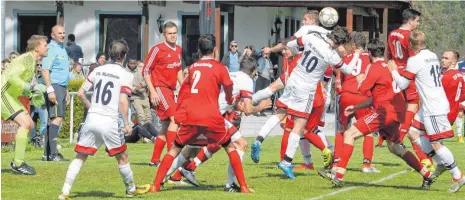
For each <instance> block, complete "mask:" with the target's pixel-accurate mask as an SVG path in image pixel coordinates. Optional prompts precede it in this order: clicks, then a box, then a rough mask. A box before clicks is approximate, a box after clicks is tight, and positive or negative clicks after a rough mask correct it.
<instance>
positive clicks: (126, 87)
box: [120, 73, 134, 96]
mask: <svg viewBox="0 0 465 200" xmlns="http://www.w3.org/2000/svg"><path fill="white" fill-rule="evenodd" d="M133 79H134V75H132V74H130V73H127V75H126V76H125V78H124V79H122V80H121V91H120V92H121V93H125V94H127V95H128V96H131V94H132V81H133Z"/></svg>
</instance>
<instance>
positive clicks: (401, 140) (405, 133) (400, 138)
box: [399, 129, 407, 143]
mask: <svg viewBox="0 0 465 200" xmlns="http://www.w3.org/2000/svg"><path fill="white" fill-rule="evenodd" d="M405 130H406V129H401V131H400V132H399V133H400V136H399V141H400V142H401V143H404V138H405V136H406V135H407V131H405Z"/></svg>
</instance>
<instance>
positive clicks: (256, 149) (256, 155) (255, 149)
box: [250, 109, 287, 163]
mask: <svg viewBox="0 0 465 200" xmlns="http://www.w3.org/2000/svg"><path fill="white" fill-rule="evenodd" d="M286 116H287V114H286V110H284V109H278V110H277V111H276V114H275V115H273V116H271V117H270V118H269V119H268V120H266V122H265V124H264V125H263V126H262V128H261V129H260V132H259V133H258V136H257V138H256V139H255V141H254V142H253V143H252V152H251V154H250V156H251V157H252V160H253V161H254V162H255V163H258V162H259V161H260V150H261V148H260V147H261V144H262V143H263V141H264V140H265V138H266V137H268V135H269V134H270V132H271V130H273V128H274V127H276V126H277V125H278V124H279V123H280V122H281V121H283V120H284V119H285V118H286Z"/></svg>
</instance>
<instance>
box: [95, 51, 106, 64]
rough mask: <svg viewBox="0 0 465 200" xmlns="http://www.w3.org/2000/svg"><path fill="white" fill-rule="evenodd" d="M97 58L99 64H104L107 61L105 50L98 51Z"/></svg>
mask: <svg viewBox="0 0 465 200" xmlns="http://www.w3.org/2000/svg"><path fill="white" fill-rule="evenodd" d="M95 60H96V62H97V65H98V66H102V65H104V64H105V63H106V57H105V54H104V53H103V52H100V53H98V54H97V57H96V58H95Z"/></svg>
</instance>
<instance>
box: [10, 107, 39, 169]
mask: <svg viewBox="0 0 465 200" xmlns="http://www.w3.org/2000/svg"><path fill="white" fill-rule="evenodd" d="M14 121H15V122H16V123H17V124H18V125H19V128H18V131H17V132H16V138H15V139H16V145H15V157H14V160H13V161H12V162H11V168H12V169H13V171H14V172H17V173H21V174H25V175H35V174H36V171H35V169H34V168H33V167H32V166H30V165H28V164H27V163H26V162H24V154H25V153H26V145H27V142H28V138H29V137H28V135H29V132H30V130H32V129H33V128H34V122H33V121H32V119H31V117H30V116H29V115H28V114H27V112H20V113H19V114H18V115H17V116H16V117H15V118H14Z"/></svg>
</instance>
